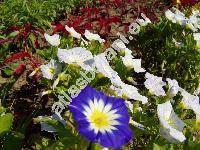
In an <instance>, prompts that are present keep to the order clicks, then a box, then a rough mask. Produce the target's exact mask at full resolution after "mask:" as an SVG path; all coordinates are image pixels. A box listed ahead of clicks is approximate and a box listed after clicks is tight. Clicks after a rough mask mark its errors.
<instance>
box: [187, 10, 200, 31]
mask: <svg viewBox="0 0 200 150" xmlns="http://www.w3.org/2000/svg"><path fill="white" fill-rule="evenodd" d="M199 17H200V13H199V11H196V10H193V11H192V15H191V16H190V17H189V21H190V22H191V23H192V24H193V25H194V27H195V28H198V29H200V18H199Z"/></svg>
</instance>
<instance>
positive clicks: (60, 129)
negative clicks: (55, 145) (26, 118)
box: [34, 117, 67, 138]
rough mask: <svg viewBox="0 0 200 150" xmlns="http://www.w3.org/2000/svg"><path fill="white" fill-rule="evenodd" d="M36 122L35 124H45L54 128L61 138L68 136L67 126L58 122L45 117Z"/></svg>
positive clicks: (36, 119)
mask: <svg viewBox="0 0 200 150" xmlns="http://www.w3.org/2000/svg"><path fill="white" fill-rule="evenodd" d="M34 121H35V122H44V123H46V124H48V125H50V126H52V127H54V128H55V129H56V130H57V133H58V136H59V137H60V138H62V137H64V136H66V134H67V130H66V128H65V126H64V125H63V124H62V123H61V122H59V121H57V120H54V119H51V118H49V117H43V118H35V119H34Z"/></svg>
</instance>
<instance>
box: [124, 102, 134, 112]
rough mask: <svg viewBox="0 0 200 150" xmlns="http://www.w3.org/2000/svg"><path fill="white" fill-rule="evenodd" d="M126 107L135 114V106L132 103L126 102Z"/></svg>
mask: <svg viewBox="0 0 200 150" xmlns="http://www.w3.org/2000/svg"><path fill="white" fill-rule="evenodd" d="M125 104H126V107H127V108H128V109H129V110H130V111H131V112H132V113H133V104H132V103H131V102H130V101H125Z"/></svg>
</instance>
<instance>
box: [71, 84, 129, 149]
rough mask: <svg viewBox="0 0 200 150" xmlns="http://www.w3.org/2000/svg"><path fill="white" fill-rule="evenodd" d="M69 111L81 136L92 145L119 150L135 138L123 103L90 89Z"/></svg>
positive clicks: (87, 88)
mask: <svg viewBox="0 0 200 150" xmlns="http://www.w3.org/2000/svg"><path fill="white" fill-rule="evenodd" d="M69 109H70V111H71V112H72V114H73V117H74V119H75V121H76V123H77V124H78V131H79V133H80V134H82V135H83V136H85V137H86V138H87V139H88V140H90V141H92V142H95V143H99V144H100V145H102V146H104V147H109V148H115V149H117V148H120V147H122V146H123V145H124V144H126V143H127V142H129V141H130V140H131V138H132V131H131V130H130V128H129V119H130V118H129V115H128V111H127V108H126V105H125V103H124V100H123V99H117V98H114V97H108V96H106V95H104V94H103V93H102V92H99V91H96V90H94V89H93V88H91V87H89V86H87V87H86V88H85V89H83V90H82V91H81V93H80V94H79V95H78V96H77V97H76V98H74V99H73V100H72V102H71V103H70V105H69Z"/></svg>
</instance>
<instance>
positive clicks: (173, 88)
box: [166, 78, 180, 97]
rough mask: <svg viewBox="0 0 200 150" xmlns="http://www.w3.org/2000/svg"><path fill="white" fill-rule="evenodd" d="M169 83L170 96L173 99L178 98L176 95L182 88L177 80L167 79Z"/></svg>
mask: <svg viewBox="0 0 200 150" xmlns="http://www.w3.org/2000/svg"><path fill="white" fill-rule="evenodd" d="M166 80H167V82H168V85H169V94H170V96H171V97H174V96H176V94H177V93H178V92H179V90H180V87H179V85H178V82H177V81H176V80H175V79H173V80H172V79H170V78H167V79H166Z"/></svg>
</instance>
